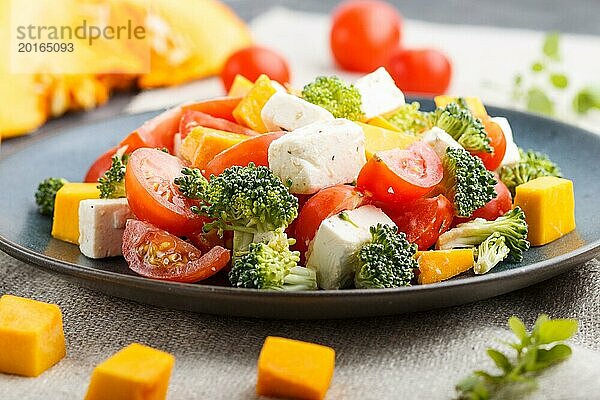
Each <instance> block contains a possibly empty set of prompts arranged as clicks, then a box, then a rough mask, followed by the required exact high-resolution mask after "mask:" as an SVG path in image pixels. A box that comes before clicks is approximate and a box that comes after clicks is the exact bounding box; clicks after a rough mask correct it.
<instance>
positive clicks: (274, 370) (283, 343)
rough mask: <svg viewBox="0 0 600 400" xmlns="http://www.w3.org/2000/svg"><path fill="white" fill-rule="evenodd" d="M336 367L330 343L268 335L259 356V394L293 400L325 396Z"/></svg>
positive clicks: (257, 389) (257, 387)
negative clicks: (324, 344) (327, 344)
mask: <svg viewBox="0 0 600 400" xmlns="http://www.w3.org/2000/svg"><path fill="white" fill-rule="evenodd" d="M334 366H335V351H334V350H333V349H332V348H330V347H327V346H321V345H318V344H313V343H306V342H301V341H298V340H292V339H285V338H280V337H271V336H270V337H267V339H266V340H265V343H264V345H263V348H262V350H261V352H260V356H259V358H258V382H257V384H256V393H257V394H258V395H262V396H272V397H284V398H293V399H323V398H324V397H325V394H326V393H327V389H329V384H330V383H331V377H332V376H333V369H334Z"/></svg>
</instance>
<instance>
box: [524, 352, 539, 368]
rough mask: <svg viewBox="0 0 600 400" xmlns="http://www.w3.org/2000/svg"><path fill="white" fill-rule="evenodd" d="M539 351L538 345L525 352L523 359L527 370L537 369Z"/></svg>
mask: <svg viewBox="0 0 600 400" xmlns="http://www.w3.org/2000/svg"><path fill="white" fill-rule="evenodd" d="M537 352H538V349H537V347H531V348H529V349H528V350H527V352H526V353H525V357H524V358H523V361H524V363H525V370H526V371H533V370H534V369H535V365H536V363H537Z"/></svg>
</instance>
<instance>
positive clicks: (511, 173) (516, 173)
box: [499, 149, 561, 196]
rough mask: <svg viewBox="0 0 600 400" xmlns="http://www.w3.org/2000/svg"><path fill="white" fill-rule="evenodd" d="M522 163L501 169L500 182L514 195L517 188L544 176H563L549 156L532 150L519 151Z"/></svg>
mask: <svg viewBox="0 0 600 400" xmlns="http://www.w3.org/2000/svg"><path fill="white" fill-rule="evenodd" d="M519 153H520V154H521V161H519V162H518V163H517V164H515V165H513V166H507V165H505V166H503V167H502V168H500V174H499V175H500V180H501V181H502V182H504V184H505V185H506V187H508V189H509V190H510V192H511V193H512V195H513V196H514V195H515V190H516V187H517V186H519V185H522V184H524V183H527V182H529V181H531V180H533V179H536V178H539V177H542V176H558V177H560V176H561V172H560V168H559V167H558V166H557V165H556V164H555V163H553V162H552V161H551V160H550V159H549V158H548V156H547V155H545V154H542V153H538V152H535V151H532V150H529V151H523V150H522V149H519Z"/></svg>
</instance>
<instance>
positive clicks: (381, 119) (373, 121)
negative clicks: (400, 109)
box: [367, 115, 402, 132]
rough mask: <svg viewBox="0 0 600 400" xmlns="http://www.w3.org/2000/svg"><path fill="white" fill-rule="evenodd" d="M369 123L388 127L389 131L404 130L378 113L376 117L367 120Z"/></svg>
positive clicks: (384, 127)
mask: <svg viewBox="0 0 600 400" xmlns="http://www.w3.org/2000/svg"><path fill="white" fill-rule="evenodd" d="M367 124H369V125H372V126H378V127H380V128H383V129H387V130H389V131H394V132H402V131H401V130H400V129H398V127H396V125H394V124H392V123H391V122H390V121H388V120H387V119H385V118H384V117H382V116H381V115H378V116H377V117H375V118H371V119H370V120H368V121H367Z"/></svg>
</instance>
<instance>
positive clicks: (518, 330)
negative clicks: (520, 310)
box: [508, 315, 527, 341]
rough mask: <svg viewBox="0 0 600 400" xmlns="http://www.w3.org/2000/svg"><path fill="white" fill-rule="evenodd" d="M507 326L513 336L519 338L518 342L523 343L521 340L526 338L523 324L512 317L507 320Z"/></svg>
mask: <svg viewBox="0 0 600 400" xmlns="http://www.w3.org/2000/svg"><path fill="white" fill-rule="evenodd" d="M508 326H509V327H510V330H511V331H513V333H514V334H515V336H516V337H517V338H519V340H521V341H523V339H525V338H526V337H527V329H526V328H525V324H524V323H523V321H521V320H520V319H519V318H517V317H515V316H514V315H513V316H512V317H510V318H509V319H508Z"/></svg>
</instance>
